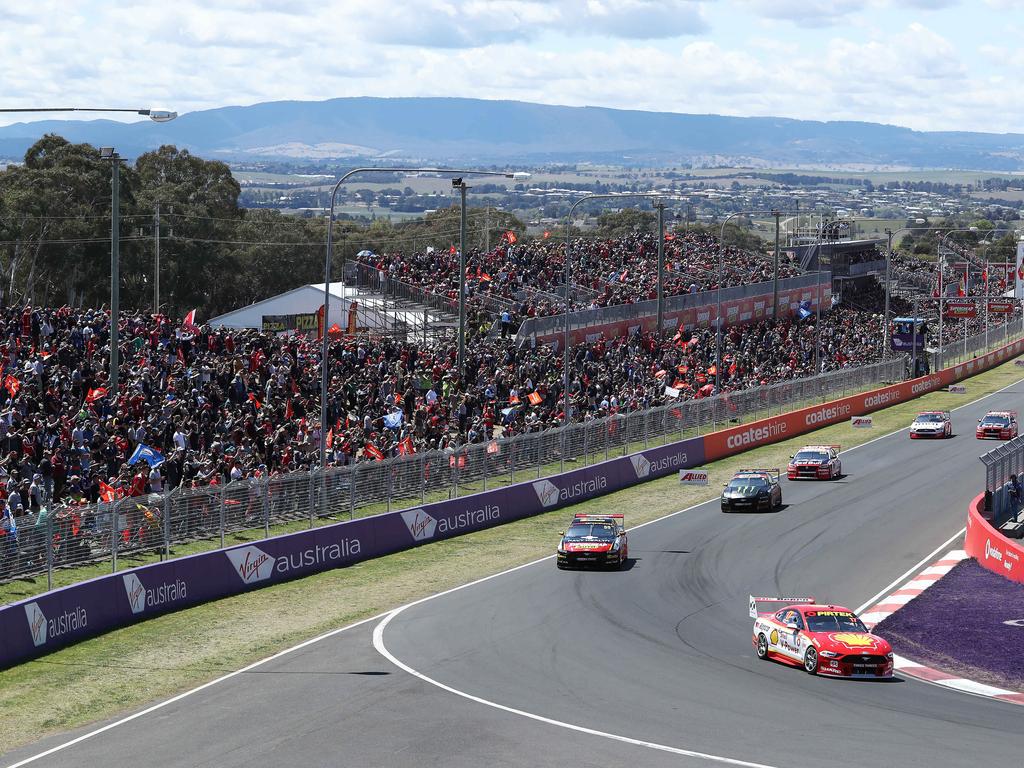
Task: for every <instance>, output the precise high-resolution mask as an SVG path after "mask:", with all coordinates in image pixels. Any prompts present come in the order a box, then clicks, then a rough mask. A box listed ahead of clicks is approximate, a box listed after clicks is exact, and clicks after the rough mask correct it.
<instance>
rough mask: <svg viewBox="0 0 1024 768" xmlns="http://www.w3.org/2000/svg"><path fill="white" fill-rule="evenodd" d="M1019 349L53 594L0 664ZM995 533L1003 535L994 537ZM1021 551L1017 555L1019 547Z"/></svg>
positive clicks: (487, 519)
mask: <svg viewBox="0 0 1024 768" xmlns="http://www.w3.org/2000/svg"><path fill="white" fill-rule="evenodd" d="M1022 348H1024V342H1021V341H1018V342H1015V343H1013V344H1009V345H1007V346H1005V347H1001V348H1000V349H998V350H995V351H993V352H992V353H990V354H988V355H985V356H983V357H980V358H977V359H976V360H973V361H970V362H968V363H964V364H963V365H958V366H955V367H953V368H948V369H945V370H942V371H939V372H937V373H935V374H933V375H931V376H925V377H922V378H919V379H913V380H911V381H907V382H903V383H901V384H894V385H891V386H888V387H883V388H881V389H876V390H873V391H871V392H868V393H864V394H859V395H852V396H850V397H845V398H841V399H839V400H833V401H831V402H829V403H825V404H823V405H818V406H813V407H810V408H803V409H800V410H798V411H794V412H792V413H786V414H782V415H779V416H773V417H771V418H768V419H762V420H760V421H757V422H753V423H750V424H744V425H741V426H737V427H731V428H729V429H726V430H722V431H720V432H713V433H711V434H709V435H705V436H703V437H695V438H690V439H688V440H683V441H680V442H677V443H671V444H669V445H666V446H662V447H658V448H650V449H648V450H645V451H639V452H637V453H633V454H630V455H629V456H623V457H618V458H614V459H609V460H608V461H604V462H601V463H599V464H594V465H591V466H589V467H581V468H579V469H575V470H572V471H570V472H565V473H562V474H560V475H554V476H552V477H546V478H542V479H539V480H534V481H531V482H525V483H518V484H516V485H511V486H507V487H504V488H498V489H495V490H491V491H484V492H482V493H476V494H473V495H471V496H463V497H460V498H457V499H452V500H448V501H441V502H435V503H433V504H425V505H423V506H420V507H415V508H411V509H406V510H401V511H398V512H389V513H387V514H383V515H376V516H373V517H366V518H360V519H357V520H351V521H348V522H343V523H336V524H334V525H329V526H324V527H322V528H314V529H310V530H308V531H301V532H299V533H292V534H287V535H283V536H276V537H273V538H269V539H263V540H260V541H259V542H257V543H255V544H245V545H241V546H237V547H231V548H229V549H224V550H216V551H213V552H204V553H202V554H198V555H192V556H190V557H183V558H178V559H174V560H168V561H166V562H162V563H154V564H152V565H147V566H142V567H140V568H135V569H132V570H129V571H122V572H119V573H115V574H111V575H109V576H101V577H98V578H95V579H91V580H89V581H84V582H80V583H78V584H73V585H70V586H67V587H64V588H62V589H56V590H53V591H51V592H47V593H45V594H42V595H38V596H36V597H33V598H29V599H27V600H22V601H20V602H17V603H12V604H10V605H6V606H3V607H0V667H5V666H10V665H11V664H15V663H18V662H21V661H25V660H27V659H31V658H35V657H37V656H41V655H43V654H45V653H48V652H50V651H52V650H54V649H56V648H60V647H62V646H65V645H68V644H70V643H73V642H77V641H79V640H82V639H84V638H86V637H89V636H92V635H97V634H100V633H103V632H107V631H109V630H111V629H114V628H116V627H120V626H124V625H126V624H130V623H133V622H135V621H141V620H144V619H147V618H151V617H153V616H157V615H159V614H161V613H166V612H168V611H173V610H178V609H181V608H187V607H189V606H193V605H197V604H199V603H203V602H206V601H209V600H216V599H219V598H223V597H228V596H230V595H235V594H238V593H240V592H244V591H247V590H250V589H256V588H259V587H264V586H268V585H270V584H278V583H281V582H283V581H287V580H290V579H294V578H299V577H302V576H308V575H310V574H313V573H317V572H320V571H325V570H328V569H331V568H338V567H342V566H346V565H352V564H353V563H358V562H361V561H363V560H368V559H371V558H374V557H381V556H383V555H387V554H391V553H393V552H398V551H401V550H404V549H409V548H411V547H414V546H417V545H419V544H422V543H425V542H429V541H434V540H438V539H446V538H451V537H453V536H460V535H462V534H464V533H471V532H473V531H479V530H483V529H485V528H490V527H493V526H496V525H501V524H503V523H508V522H512V521H513V520H519V519H521V518H524V517H529V516H532V515H536V514H538V513H541V512H546V511H550V510H553V509H557V508H559V507H562V506H568V505H571V504H576V503H578V502H581V501H587V500H589V499H593V498H596V497H598V496H601V495H603V494H606V493H611V492H613V491H618V490H621V489H622V488H626V487H629V486H631V485H635V484H637V483H640V482H643V481H645V480H653V479H655V478H658V477H664V476H667V475H669V474H672V473H674V472H675V471H676V470H679V469H687V468H690V467H699V466H701V465H702V464H704V462H705V461H714V460H715V459H719V458H722V457H724V456H730V455H732V454H735V453H739V452H741V451H745V450H748V449H750V448H755V447H757V446H760V445H767V444H769V443H773V442H777V441H779V440H783V439H785V438H788V437H793V436H796V435H799V434H803V433H805V432H808V431H811V430H813V429H816V428H818V427H822V426H825V425H828V424H834V423H837V422H839V421H844V420H845V419H847V418H849V417H850V416H856V415H862V414H865V413H870V412H871V411H875V410H878V409H879V408H885V407H887V406H890V405H895V404H896V403H899V402H902V401H904V400H909V399H911V398H914V397H917V396H919V395H923V394H925V393H926V392H931V391H933V390H935V389H938V388H940V387H943V386H947V385H948V384H950V383H952V382H954V381H959V380H960V379H962V378H964V377H966V376H969V375H973V374H975V373H980V372H981V371H983V370H986V369H988V368H990V367H992V366H993V365H996V364H997V363H1000V362H1002V361H1003V360H1006V359H1007V358H1009V357H1013V356H1016V355H1019V354H1020V353H1021V351H1022ZM983 522H984V521H982V523H983ZM971 525H973V526H975V527H977V525H978V524H977V523H975V522H970V525H969V528H968V537H969V540H970V531H971V528H970V526H971ZM979 530H980V529H979ZM979 535H980V534H979ZM994 536H996V537H998V538H999V539H1001V538H1002V537H999V536H998V534H994ZM985 540H986V541H990V543H989V545H988V548H989V550H990V552H991V548H992V542H995V541H997V539H996V538H992V539H991V540H989V539H988V538H986V539H985ZM1003 541H1005V540H1003ZM985 546H986V545H985V542H984V541H982V543H981V547H982V549H981V550H980V551H981V552H982V553H983V554H984V552H985ZM999 546H1002V547H1004V548H1003V549H1002V550H1000V551H1001V552H1009V551H1010V550H1009V549H1006V548H1005V545H1004V544H1002V543H1000V545H999ZM1012 546H1016V545H1012ZM975 547H977V543H975ZM968 551H969V552H970V549H969V550H968ZM976 551H978V550H977V549H976ZM972 554H975V553H972ZM1020 554H1021V556H1024V551H1022V552H1021V553H1020ZM975 556H977V555H975ZM1007 558H1009V559H1013V558H1012V557H1011V556H1009V555H1006V556H1004V559H1003V560H1002V561H1000V562H1003V563H1004V566H1003V567H1004V569H1006V570H1008V571H1009V570H1011V569H1009V568H1006V566H1005V563H1006V562H1007ZM979 562H982V560H981V558H979ZM1020 563H1021V560H1020V559H1019V558H1018V559H1015V560H1014V570H1013V572H1014V573H1020V574H1021V580H1022V581H1024V566H1022V565H1021V564H1020ZM983 564H984V563H983ZM986 567H990V566H986ZM1004 575H1005V574H1004ZM1011 577H1012V576H1011Z"/></svg>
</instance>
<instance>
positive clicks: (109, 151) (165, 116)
mask: <svg viewBox="0 0 1024 768" xmlns="http://www.w3.org/2000/svg"><path fill="white" fill-rule="evenodd" d="M12 112H134V113H135V114H137V115H144V116H145V117H148V118H149V119H150V120H152V121H153V122H156V123H168V122H170V121H171V120H173V119H174V118H176V117H177V116H178V113H177V112H171V111H170V110H167V109H108V108H104V107H30V108H27V109H21V108H14V109H0V113H12ZM100 157H101V158H102V159H104V160H110V163H111V177H110V375H109V379H110V380H109V382H108V387H107V389H108V390H109V393H108V394H109V396H110V402H112V403H113V404H114V409H115V411H116V409H117V386H118V378H119V373H120V353H121V350H120V348H119V346H118V345H119V343H120V339H119V338H118V324H119V320H120V318H119V317H118V315H119V311H120V302H121V287H120V274H119V267H120V262H121V244H120V240H119V230H120V227H121V220H120V219H121V206H120V203H121V200H120V180H121V179H120V177H121V174H120V165H121V156H120V155H118V154H117V152H115V151H114V148H113V147H102V148H101V149H100Z"/></svg>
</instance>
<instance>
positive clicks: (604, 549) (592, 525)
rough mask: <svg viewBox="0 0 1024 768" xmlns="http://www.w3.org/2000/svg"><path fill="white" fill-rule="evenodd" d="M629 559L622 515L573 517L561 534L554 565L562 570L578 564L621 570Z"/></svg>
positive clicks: (582, 515)
mask: <svg viewBox="0 0 1024 768" xmlns="http://www.w3.org/2000/svg"><path fill="white" fill-rule="evenodd" d="M628 559H629V540H628V537H627V536H626V529H625V517H624V516H623V515H584V514H577V515H575V516H574V517H573V519H572V523H571V524H570V525H569V528H568V529H567V530H565V531H562V540H561V541H560V542H559V543H558V552H557V554H556V556H555V562H556V564H557V565H558V567H559V568H568V567H569V566H572V565H575V566H580V565H611V566H615V567H616V568H622V567H623V566H624V565H625V564H626V561H627V560H628Z"/></svg>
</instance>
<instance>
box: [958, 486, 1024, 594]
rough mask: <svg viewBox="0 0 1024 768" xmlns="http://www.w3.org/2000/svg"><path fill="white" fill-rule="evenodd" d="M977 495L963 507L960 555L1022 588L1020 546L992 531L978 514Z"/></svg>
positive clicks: (981, 497) (1023, 547)
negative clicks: (964, 531) (964, 534)
mask: <svg viewBox="0 0 1024 768" xmlns="http://www.w3.org/2000/svg"><path fill="white" fill-rule="evenodd" d="M984 504H985V494H983V493H981V494H978V496H976V497H975V499H974V500H973V501H972V502H971V503H970V505H969V506H968V507H967V537H966V539H965V540H964V551H965V552H967V554H968V555H970V556H971V557H973V558H974V559H975V560H977V561H978V563H979V564H980V565H981V566H982V567H983V568H987V569H988V570H990V571H992V572H993V573H998V574H999V575H1000V576H1005V577H1006V578H1007V579H1010V581H1016V582H1019V583H1021V584H1024V542H1019V541H1014V540H1013V539H1008V538H1006V537H1005V536H1003V535H1002V534H1001V533H1000V532H999V531H997V530H996V529H995V528H993V527H992V526H991V525H990V524H989V522H988V520H986V519H985V516H984V515H982V513H981V510H982V507H983V506H984Z"/></svg>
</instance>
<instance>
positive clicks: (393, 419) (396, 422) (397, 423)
mask: <svg viewBox="0 0 1024 768" xmlns="http://www.w3.org/2000/svg"><path fill="white" fill-rule="evenodd" d="M404 415H405V414H403V413H402V412H401V411H392V412H391V413H385V414H384V426H385V427H387V428H388V429H398V428H399V427H401V426H402V417H403V416H404Z"/></svg>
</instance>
